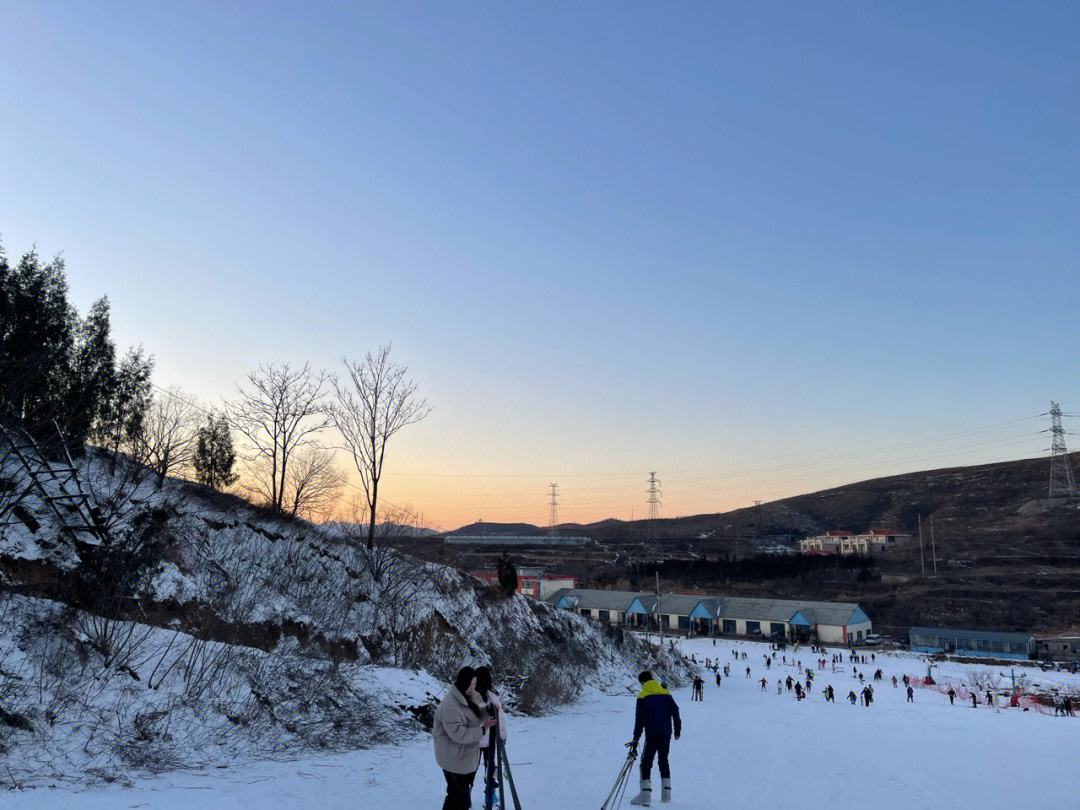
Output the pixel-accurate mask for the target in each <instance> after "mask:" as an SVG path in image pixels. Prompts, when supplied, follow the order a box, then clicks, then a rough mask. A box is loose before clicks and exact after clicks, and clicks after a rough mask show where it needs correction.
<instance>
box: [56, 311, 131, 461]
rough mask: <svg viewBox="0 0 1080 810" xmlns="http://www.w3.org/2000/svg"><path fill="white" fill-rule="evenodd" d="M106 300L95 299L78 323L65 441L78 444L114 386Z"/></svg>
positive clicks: (113, 360) (84, 440) (91, 425)
mask: <svg viewBox="0 0 1080 810" xmlns="http://www.w3.org/2000/svg"><path fill="white" fill-rule="evenodd" d="M109 332H110V326H109V299H108V298H104V297H103V298H100V299H98V300H97V301H95V302H94V303H93V304H92V305H91V307H90V312H89V313H87V316H86V319H85V320H84V321H82V322H81V323H80V324H79V331H78V339H77V341H76V345H75V349H74V356H73V358H72V363H71V375H70V376H71V380H70V382H69V385H68V391H67V402H66V407H65V410H64V423H65V426H66V429H65V434H66V435H67V437H68V442H69V444H72V445H75V446H78V447H81V446H82V445H83V444H85V442H86V438H87V436H88V435H89V433H90V430H91V428H92V427H93V426H94V422H95V419H96V418H97V417H98V416H99V413H100V411H101V409H102V404H103V402H104V401H105V399H106V395H107V394H108V393H109V392H111V391H113V390H115V389H116V387H117V382H118V381H117V377H116V375H117V369H116V347H115V346H114V345H113V342H112V338H111V337H110V334H109Z"/></svg>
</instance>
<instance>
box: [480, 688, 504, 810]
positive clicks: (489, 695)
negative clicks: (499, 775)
mask: <svg viewBox="0 0 1080 810" xmlns="http://www.w3.org/2000/svg"><path fill="white" fill-rule="evenodd" d="M476 693H477V694H478V695H479V696H480V700H481V703H480V708H481V709H483V710H484V711H485V712H487V714H488V716H489V717H492V718H494V719H495V721H496V722H497V723H498V726H499V739H500V740H502V741H503V742H506V715H505V714H504V713H503V707H502V698H500V696H499V693H498V692H496V691H495V689H494V688H493V686H492V677H491V670H490V669H488V668H487V667H477V668H476ZM497 748H498V744H497V743H496V741H495V737H494V735H493V734H492V733H491V730H490V729H484V736H483V737H481V738H480V754H481V755H482V757H483V760H484V808H485V810H491V808H492V807H493V806H494V804H495V752H496V749H497Z"/></svg>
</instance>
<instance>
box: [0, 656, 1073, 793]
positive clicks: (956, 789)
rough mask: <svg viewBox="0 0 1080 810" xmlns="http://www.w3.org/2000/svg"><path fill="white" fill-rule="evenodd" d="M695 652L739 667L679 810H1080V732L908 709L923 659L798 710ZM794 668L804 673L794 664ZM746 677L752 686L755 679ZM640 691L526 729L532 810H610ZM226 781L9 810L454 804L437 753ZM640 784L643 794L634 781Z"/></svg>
mask: <svg viewBox="0 0 1080 810" xmlns="http://www.w3.org/2000/svg"><path fill="white" fill-rule="evenodd" d="M683 647H684V650H685V651H686V652H687V653H688V654H689V653H693V654H694V655H695V656H696V657H697V659H698V660H699V661H700V662H703V661H704V658H705V657H706V656H708V657H709V658H714V657H715V658H719V660H720V662H721V664H724V663H731V665H732V677H731V678H725V679H724V681H723V685H722V686H721V687H719V688H718V687H717V686H716V685H715V682H714V680H713V679H712V676H711V673H709V674H708V679H707V681H706V688H705V700H704V701H703V702H691V701H690V690H689V689H682V690H679V691H678V692H676V699H677V700H678V701H679V704H680V708H681V711H682V717H683V736H682V739H681V740H679V741H678V742H675V743H673V750H672V777H673V782H674V794H675V795H674V801H673V802H672V804H671V805H669V806H670V807H673V808H678V807H686V808H690V807H694V808H721V807H731V808H738V810H755V808H761V810H778V809H779V808H790V807H797V808H807V810H815V809H816V808H829V810H844V808H858V809H859V810H865V808H868V807H873V808H876V809H877V810H893V809H894V808H895V810H901V808H902V809H903V810H911V808H936V807H951V808H969V807H970V808H978V810H993V808H1015V807H1017V806H1022V807H1025V808H1028V810H1032V809H1033V808H1060V809H1062V810H1063V809H1064V808H1073V807H1080V776H1078V775H1077V767H1076V765H1077V755H1078V754H1080V719H1068V718H1058V717H1053V716H1052V712H1051V715H1047V714H1043V713H1039V712H1037V711H1035V710H1032V711H1027V712H1025V711H1022V710H1021V709H1017V708H1007V709H989V708H987V707H986V706H984V705H980V706H979V707H978V708H977V709H973V708H972V707H971V704H970V701H969V702H967V703H964V702H962V701H961V700H959V699H958V700H957V703H956V705H955V706H951V707H950V706H949V702H948V698H947V697H946V696H945V695H943V694H941V693H939V692H937V691H935V690H933V689H929V688H919V689H917V690H916V691H915V701H914V703H910V704H909V703H907V701H906V695H905V692H904V689H903V686H902V685H901V686H900V688H897V689H894V688H893V687H892V684H891V680H890V679H891V676H892V675H893V674H896V675H897V676H898V677H900V676H902V675H903V674H905V673H906V674H910V675H912V676H919V677H921V676H924V675H925V674H926V661H925V658H923V657H921V656H916V655H908V654H896V655H893V654H885V655H879V656H878V660H877V662H876V663H875V664H873V665H870V664H867V665H866V666H865V667H862V666H860V667H859V669H860V670H862V671H864V672H865V674H866V676H867V678H869V677H870V676H871V675H872V673H873V671H874V669H876V668H878V667H880V668H881V669H882V670H883V671H884V674H885V681H884V682H882V683H880V684H878V685H877V688H876V700H875V702H874V704H873V706H871V707H870V708H864V707H862V706H861V705H860V706H851V705H849V704H848V703H847V702H846V700H845V697H846V695H847V693H848V690H849V689H851V688H854V689H855V691H856V692H857V691H858V690H859V685H858V680H857V679H856V678H855V677H853V674H852V671H851V665H850V664H848V663H845V664H844V665H843V667H842V668H841V670H842V671H832V669H831V667H826V669H825V671H819V672H818V673H817V678H816V680H815V682H814V689H813V693H812V695H811V697H810V698H809V699H808V700H807V701H804V702H802V703H798V702H796V700H795V698H794V697H793V695H792V694H790V693H788V692H786V691H785V692H784V693H783V694H779V695H778V694H777V693H776V681H777V679H778V678H783V677H786V676H787V675H788V674H791V675H792V676H793V677H797V670H796V668H795V667H793V666H791V665H790V664H789V665H788V666H783V665H779V666H773V667H772V668H771V669H770V670H768V671H767V672H766V671H765V670H764V667H763V664H762V658H763V655H764V654H765V652H766V651H767V650H768V645H767V644H758V643H751V642H741V643H733V642H727V641H718V642H717V643H716V645H715V646H714V645H713V644H712V642H711V641H709V640H694V641H689V642H684V643H683ZM733 649H737V650H740V651H745V652H746V653H747V661H746V663H745V664H743V663H741V662H740V664H739V665H736V664H735V659H734V658H733V656H732V651H733ZM785 654H786V655H787V656H788V660H789V661H791V659H792V653H791V651H790V650H788V651H787V652H786V653H785ZM798 657H799V658H800V659H801V660H802V663H803V664H804V665H811V666H813V663H812V662H813V660H814V659H815V655H814V653H812V652H810V651H809V650H808V649H802V650H800V651H799V653H798ZM777 660H778V661H779V658H778V659H777ZM747 665H749V666H750V668H751V677H746V675H745V668H746V666H747ZM1024 671H1025V672H1026V673H1028V675H1029V676H1030V679H1031V680H1032V681H1039V682H1040V683H1042V685H1043V686H1044V687H1046V686H1049V685H1050V684H1056V685H1059V686H1061V687H1063V688H1067V689H1071V690H1073V691H1074V693H1075V692H1077V691H1080V677H1077V676H1070V675H1062V674H1054V675H1044V674H1043V673H1039V672H1038V670H1032V669H1030V668H1024ZM1003 672H1004V673H1005V675H1007V674H1008V673H1007V671H1005V670H1002V669H1001V668H1000V667H988V666H984V665H962V664H948V665H945V666H943V667H939V668H935V670H934V677H935V679H937V680H939V681H941V680H942V679H943V678H948V679H951V681H952V682H953V683H954V684H956V685H957V686H960V685H961V684H968V683H973V682H974V681H976V680H978V681H980V682H981V683H984V684H985V683H986V681H987V680H997V682H998V684H999V685H1000V686H1001V687H1003V688H1004V687H1006V686H1007V685H1008V678H1007V677H1002V673H1003ZM1018 672H1019V668H1018ZM763 674H764V675H765V676H766V677H767V678H768V681H769V686H768V689H767V691H765V692H762V691H761V687H760V684H759V679H760V678H761V677H762V675H763ZM826 684H832V685H833V686H834V688H835V690H836V696H837V702H836V703H835V704H827V703H825V701H824V698H823V697H822V694H821V691H822V689H823V688H824V686H825V685H826ZM631 686H632V685H631V684H627V690H626V692H625V693H624V694H618V695H609V694H608V695H606V694H602V693H600V692H597V691H594V692H592V693H591V694H590V695H589V697H587V698H586V699H585V700H583V701H582V702H580V703H577V704H575V705H573V706H571V707H569V708H567V709H565V710H562V711H560V712H558V713H556V714H552V715H550V716H547V717H543V718H539V719H531V718H514V719H513V722H512V725H511V729H510V735H511V736H510V741H509V745H508V748H509V753H510V760H511V764H512V766H513V771H514V776H515V779H516V782H517V785H518V791H519V794H520V796H521V798H522V803H523V806H524V807H525V808H527V809H528V810H548V809H549V808H550V810H564V808H598V807H599V806H600V803H601V802H602V801H603V799H604V797H605V795H606V794H607V792H608V790H609V788H610V786H611V783H612V780H613V779H614V777H615V774H616V772H617V771H618V770H619V767H620V765H621V764H622V762H623V759H624V757H625V749H624V748H623V743H625V742H626V741H627V739H628V738H629V736H630V733H631V730H632V726H633V709H634V703H633V698H632V696H631V692H630V688H631ZM980 702H981V698H980ZM222 765H227V767H220V768H212V769H209V770H207V771H203V772H197V773H172V774H167V775H165V776H161V777H157V778H147V779H140V780H138V781H137V782H136V784H135V786H134V787H130V788H121V787H109V788H99V789H93V790H87V791H81V792H78V793H75V792H73V791H72V790H71V789H70V788H60V789H55V790H49V789H39V790H32V791H24V792H15V793H8V794H7V795H5V796H4V797H3V806H4V807H5V808H14V809H16V810H22V809H23V808H27V809H29V808H33V810H54V809H55V810H60V809H61V808H63V810H68V808H70V807H72V806H78V807H79V808H85V810H97V809H98V808H101V809H102V810H104V808H109V810H114V808H126V807H131V808H137V807H145V808H162V809H163V810H173V809H174V808H176V809H177V810H181V809H182V810H187V808H188V807H191V806H198V807H201V808H218V807H220V808H258V810H275V809H276V808H290V809H292V808H313V809H314V810H323V809H324V808H335V809H336V808H349V810H354V809H355V808H373V809H374V808H394V810H414V809H415V810H422V809H425V810H426V808H437V807H439V806H440V804H441V796H442V784H443V782H442V776H441V773H440V772H439V770H438V769H437V768H436V766H435V764H434V761H433V758H432V754H431V745H430V741H429V740H427V739H414V740H410V741H407V742H405V743H404V744H403V745H401V746H387V747H381V748H377V749H373V750H369V751H357V752H353V753H349V754H340V755H327V756H310V757H305V758H303V759H302V760H293V761H285V762H281V761H261V762H255V763H238V762H232V763H222ZM654 776H655V771H654ZM634 780H635V781H634V784H633V785H632V787H636V773H635V775H634ZM479 795H480V791H479V788H477V789H474V795H473V800H474V807H479V806H480V803H479V801H478V799H479ZM655 804H656V805H658V804H659V803H658V802H657V803H655Z"/></svg>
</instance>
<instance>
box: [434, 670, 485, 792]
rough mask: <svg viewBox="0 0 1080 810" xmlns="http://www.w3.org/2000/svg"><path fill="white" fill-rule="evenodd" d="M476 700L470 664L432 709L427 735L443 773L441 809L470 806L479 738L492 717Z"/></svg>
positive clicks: (478, 698)
mask: <svg viewBox="0 0 1080 810" xmlns="http://www.w3.org/2000/svg"><path fill="white" fill-rule="evenodd" d="M479 703H480V697H479V695H477V694H476V672H475V671H474V670H473V669H472V668H471V667H464V668H463V669H462V670H461V671H460V672H458V674H457V677H456V678H454V685H453V686H451V687H450V688H449V689H448V690H447V691H446V696H445V697H444V698H443V700H442V702H441V703H440V704H439V707H438V708H437V709H436V710H435V722H434V725H433V726H432V729H431V736H432V739H433V741H434V743H435V762H436V763H438V765H439V767H440V768H442V771H443V775H444V776H445V777H446V800H445V801H444V802H443V810H469V808H470V807H472V799H471V796H470V794H471V793H472V785H473V779H474V778H475V777H476V769H477V768H478V767H479V765H480V740H481V739H482V738H483V736H484V733H485V732H486V731H487V730H488V729H489V728H491V727H492V726H494V725H495V719H494V718H493V717H490V716H488V714H487V713H486V712H485V711H484V710H483V709H481V708H480V706H479Z"/></svg>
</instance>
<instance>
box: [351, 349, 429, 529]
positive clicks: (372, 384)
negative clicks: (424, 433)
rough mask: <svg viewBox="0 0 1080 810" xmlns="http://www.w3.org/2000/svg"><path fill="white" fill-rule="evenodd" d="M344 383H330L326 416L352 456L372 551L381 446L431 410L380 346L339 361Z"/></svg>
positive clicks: (383, 453) (402, 369)
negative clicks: (358, 357) (361, 356)
mask: <svg viewBox="0 0 1080 810" xmlns="http://www.w3.org/2000/svg"><path fill="white" fill-rule="evenodd" d="M344 363H345V369H346V371H347V372H348V380H347V381H346V382H341V381H340V380H338V379H337V378H334V381H333V382H334V392H335V393H336V394H337V398H336V402H335V403H334V404H333V405H332V406H331V409H330V413H331V415H332V417H333V420H334V424H335V425H336V426H337V429H338V430H339V431H340V432H341V435H342V437H343V438H344V440H345V446H346V449H348V451H349V452H350V453H351V454H352V459H353V464H354V465H355V466H356V471H357V472H358V473H359V474H360V488H361V490H362V491H363V493H364V498H365V500H366V501H367V507H368V537H367V545H368V549H369V550H371V549H374V548H375V534H376V526H377V522H378V521H377V519H376V518H377V516H378V503H379V481H380V480H381V479H382V471H383V462H384V461H385V459H386V446H387V444H389V442H390V438H391V437H392V436H394V434H396V433H397V432H398V431H399V430H401V429H402V428H404V427H407V426H408V425H412V424H415V423H417V422H419V421H421V420H422V419H424V418H425V417H426V416H427V415H428V414H429V413H431V408H430V407H429V406H428V404H427V400H425V399H422V398H420V397H418V396H417V386H416V383H415V382H413V381H412V380H410V379H409V378H408V377H407V376H406V375H407V374H408V368H407V367H406V366H403V365H399V364H397V363H394V362H392V361H391V359H390V346H389V345H386V346H380V347H379V350H378V351H377V352H375V354H372V353H371V352H368V353H367V354H365V355H364V359H363V361H362V362H356V361H350V360H349V359H348V358H344Z"/></svg>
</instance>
